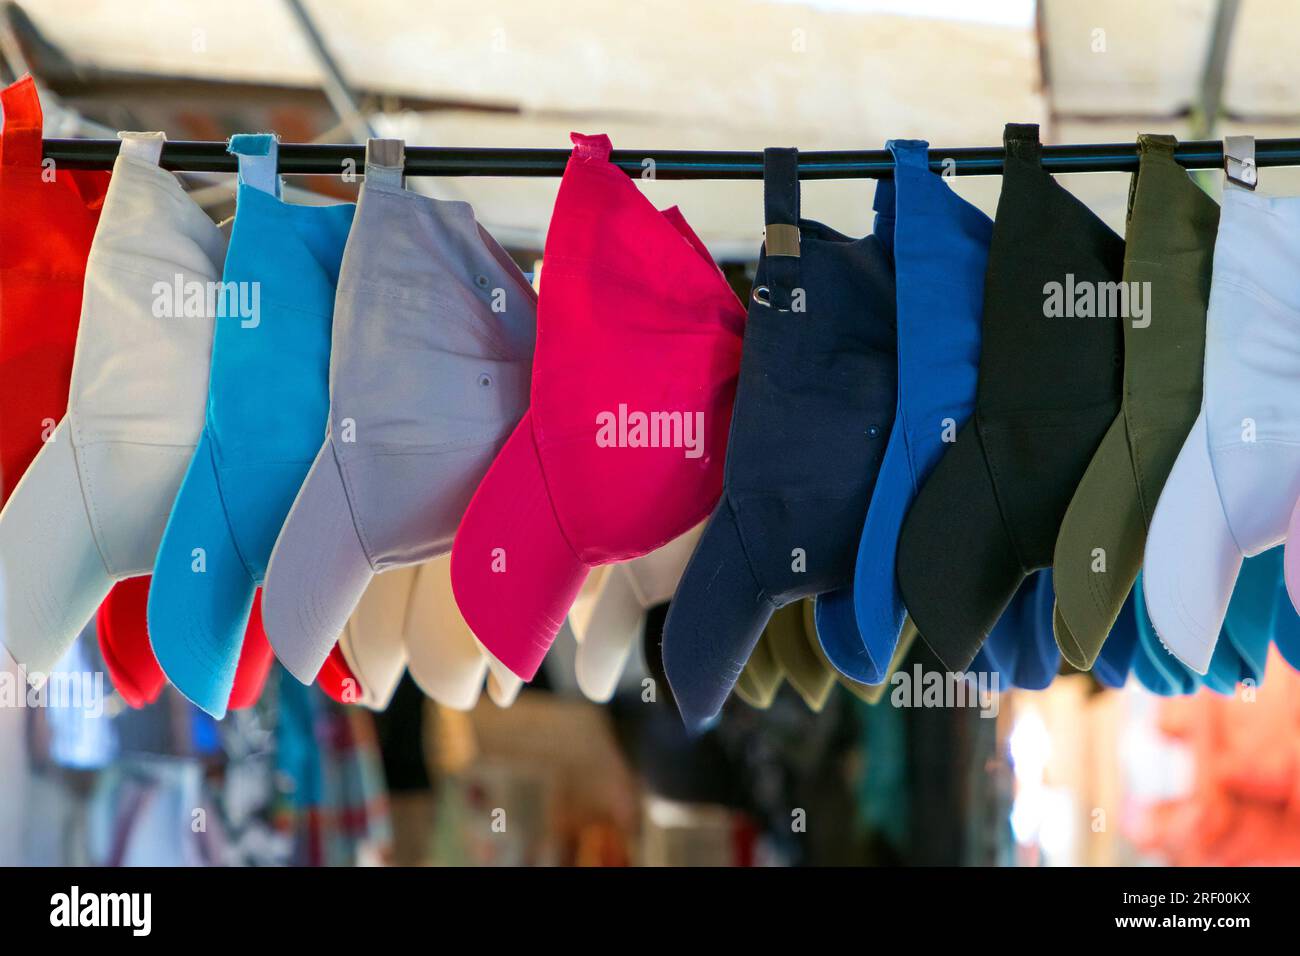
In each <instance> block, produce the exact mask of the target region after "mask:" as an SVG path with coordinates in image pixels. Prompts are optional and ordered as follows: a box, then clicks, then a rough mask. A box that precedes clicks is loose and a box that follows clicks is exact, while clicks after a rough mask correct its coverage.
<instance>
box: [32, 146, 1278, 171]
mask: <svg viewBox="0 0 1300 956" xmlns="http://www.w3.org/2000/svg"><path fill="white" fill-rule="evenodd" d="M118 145H119V143H118V141H117V140H114V139H47V140H45V158H47V159H52V160H54V162H55V163H56V164H57V165H60V166H64V167H66V168H68V169H110V168H112V165H113V161H114V160H115V159H116V158H117V150H118ZM365 154H366V150H365V147H364V146H356V145H317V144H301V143H284V144H281V146H280V172H281V173H284V174H287V175H294V174H301V175H311V174H314V175H325V176H333V175H338V174H339V173H341V172H343V171H344V170H346V169H348V168H352V169H355V171H356V172H358V173H360V172H362V165H363V163H364V162H365ZM610 158H611V160H612V161H613V162H614V164H615V165H617V166H618V167H619V168H621V169H622V170H623V171H624V172H626V173H627V174H628V175H629V176H633V177H644V178H647V179H649V178H654V179H762V178H763V154H762V153H761V152H757V151H749V152H741V151H708V150H675V149H655V150H645V151H637V150H631V149H616V150H614V153H613V155H612V156H611V157H610ZM1002 158H1003V150H1002V148H1001V147H1000V146H987V147H985V146H978V147H968V148H962V149H943V148H932V149H931V150H930V168H931V169H933V170H935V172H940V173H942V172H945V171H949V172H951V173H955V174H956V175H959V176H980V175H998V174H1000V173H1001V172H1002ZM1174 158H1175V159H1176V160H1177V161H1178V162H1179V163H1181V164H1182V165H1183V166H1185V167H1186V168H1188V169H1216V168H1218V167H1220V166H1222V165H1223V144H1222V142H1221V141H1220V140H1217V139H1213V140H1201V141H1198V142H1189V143H1182V144H1181V145H1179V147H1178V151H1177V152H1176V153H1175V154H1174ZM568 159H569V150H567V149H477V148H457V147H429V146H408V147H407V149H406V174H407V175H408V176H559V175H560V174H561V173H563V172H564V165H565V163H566V162H568ZM348 160H351V161H352V165H351V166H349V165H345V164H347V161H348ZM161 164H162V166H163V168H164V169H170V170H173V171H175V172H195V173H233V172H235V171H236V168H237V166H236V161H235V157H234V156H232V155H231V154H230V153H228V152H226V144H225V143H221V142H184V141H178V142H169V143H167V144H166V145H165V146H164V147H163V152H162V160H161ZM1255 164H1256V165H1257V166H1261V167H1262V166H1300V139H1260V140H1256V141H1255ZM1137 166H1138V152H1137V147H1136V146H1135V145H1134V144H1133V143H1093V144H1083V145H1073V146H1044V147H1043V168H1044V169H1046V170H1048V171H1049V172H1054V173H1097V172H1131V171H1133V170H1135V169H1137ZM893 171H894V161H893V159H892V157H891V156H890V154H889V153H888V152H887V151H885V150H883V149H876V150H835V151H814V152H805V153H800V154H799V176H800V178H801V179H885V178H888V177H890V176H892V175H893Z"/></svg>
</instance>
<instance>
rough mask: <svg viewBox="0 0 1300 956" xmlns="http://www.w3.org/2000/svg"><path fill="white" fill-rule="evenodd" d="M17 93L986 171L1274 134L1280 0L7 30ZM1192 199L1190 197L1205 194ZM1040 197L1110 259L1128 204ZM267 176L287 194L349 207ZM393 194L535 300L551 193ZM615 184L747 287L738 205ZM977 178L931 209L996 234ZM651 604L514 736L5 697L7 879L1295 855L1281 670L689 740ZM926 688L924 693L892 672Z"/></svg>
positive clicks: (338, 131) (754, 714)
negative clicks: (664, 666) (675, 224)
mask: <svg viewBox="0 0 1300 956" xmlns="http://www.w3.org/2000/svg"><path fill="white" fill-rule="evenodd" d="M24 72H31V73H32V74H33V75H34V76H35V77H36V79H37V81H38V83H39V84H40V86H41V91H42V98H43V102H44V106H45V116H46V135H47V136H51V137H70V136H86V137H112V136H114V135H115V133H116V131H117V130H119V129H133V130H165V131H166V132H167V134H168V136H169V138H170V139H173V140H178V139H202V140H218V139H224V138H225V137H227V136H229V135H231V134H232V133H236V132H255V131H264V130H273V131H275V132H277V133H279V135H280V137H281V140H282V141H283V142H313V141H316V142H330V143H341V142H357V143H361V142H364V141H365V139H366V137H368V136H372V135H381V136H396V137H402V138H404V139H406V141H407V142H408V143H410V144H412V145H445V146H546V147H559V148H566V147H567V146H568V133H569V131H570V130H578V131H583V132H606V133H608V134H609V135H610V136H611V138H612V139H613V141H614V145H615V147H616V148H626V149H636V148H658V149H669V148H676V149H761V148H763V147H765V146H786V145H797V146H799V147H800V148H803V149H867V148H870V149H875V148H881V147H883V144H884V142H885V140H886V139H888V138H922V139H927V140H929V141H930V142H931V143H932V144H933V145H935V146H988V145H997V144H999V143H1000V141H1001V134H1002V128H1003V125H1004V124H1005V123H1007V122H1011V121H1014V122H1035V123H1039V124H1041V126H1042V134H1043V140H1044V142H1046V143H1071V142H1078V143H1092V142H1121V141H1132V140H1133V139H1134V137H1135V136H1136V135H1137V134H1138V133H1139V132H1156V133H1172V134H1174V135H1176V136H1178V137H1179V138H1182V139H1209V138H1219V137H1221V136H1223V135H1225V134H1233V133H1251V134H1254V135H1255V136H1257V137H1283V136H1285V137H1293V136H1300V106H1298V105H1297V104H1300V8H1298V7H1297V6H1296V5H1295V4H1293V3H1288V2H1285V0H1240V2H1229V0H1147V2H1143V3H1133V2H1131V0H1089V2H1075V0H1037V2H1035V0H980V2H963V0H913V2H908V0H808V2H794V0H709V2H707V3H702V2H699V0H659V2H657V3H654V4H645V5H642V4H624V3H608V2H597V0H565V2H563V3H535V2H527V0H478V2H475V3H458V2H443V0H430V2H420V3H415V2H402V0H301V2H293V0H222V2H219V3H217V2H201V0H130V2H97V0H22V2H17V3H12V2H5V3H0V80H3V81H4V82H9V81H11V80H13V79H14V78H16V77H17V76H19V75H21V74H22V73H24ZM1198 178H1199V179H1200V180H1201V181H1202V183H1203V185H1204V187H1205V188H1206V189H1207V190H1209V191H1210V192H1211V193H1214V194H1216V195H1217V192H1218V190H1219V188H1220V187H1219V181H1220V178H1221V177H1220V176H1219V174H1218V173H1215V172H1210V173H1206V174H1202V175H1200V176H1199V177H1198ZM182 179H183V181H184V183H185V185H186V187H187V188H188V189H189V190H190V191H191V192H192V194H193V195H194V196H195V198H196V199H197V200H198V201H199V202H201V203H202V205H204V206H205V207H206V208H207V209H208V210H209V211H210V212H211V214H212V216H213V217H214V218H217V219H221V218H224V217H226V216H228V215H229V214H230V213H231V212H232V211H233V205H234V189H233V177H230V176H221V175H190V174H187V175H184V176H183V177H182ZM1061 181H1062V182H1063V183H1064V184H1065V185H1066V186H1067V188H1069V189H1070V190H1071V191H1073V192H1074V193H1075V194H1076V195H1078V196H1079V197H1080V198H1081V199H1083V200H1084V201H1085V202H1086V203H1087V204H1088V205H1089V206H1090V207H1091V208H1093V209H1094V210H1095V211H1096V212H1097V213H1098V214H1099V215H1101V216H1102V217H1103V218H1104V219H1106V220H1107V221H1108V222H1109V223H1110V224H1111V225H1112V226H1113V227H1114V228H1116V229H1117V230H1120V231H1122V229H1123V217H1124V209H1125V202H1126V198H1127V192H1128V185H1129V184H1128V176H1127V175H1123V174H1112V173H1098V174H1076V175H1069V176H1063V177H1061ZM289 184H290V185H291V187H292V189H291V191H290V192H289V194H288V195H289V198H290V199H291V200H292V201H295V202H322V201H338V200H340V199H351V198H354V196H355V188H356V187H355V184H348V183H345V182H342V181H341V180H340V179H339V178H337V177H291V178H290V179H289ZM409 185H410V186H411V187H412V188H415V189H420V190H423V191H427V192H428V193H429V194H431V195H435V196H438V197H441V198H459V199H465V200H468V201H469V202H471V203H472V204H473V205H474V207H475V210H476V211H477V214H478V217H479V220H480V221H481V222H482V223H483V224H484V225H485V226H486V227H487V228H488V229H489V230H490V231H491V232H492V233H493V234H494V235H495V236H496V237H497V238H498V239H499V240H500V241H501V242H502V243H503V244H504V245H505V246H507V247H508V249H509V250H510V251H511V253H512V254H513V255H515V256H516V257H517V258H518V260H519V262H520V263H521V264H523V265H524V267H525V269H526V270H528V271H532V269H533V266H534V264H535V263H536V262H537V261H538V260H539V259H540V256H541V249H542V245H543V241H544V237H545V232H546V228H547V223H548V220H549V217H550V210H551V206H552V204H553V202H554V198H555V191H556V189H557V186H558V180H557V179H502V178H483V179H474V178H457V179H444V180H437V179H428V178H421V179H414V180H412V181H411V182H410V184H409ZM640 185H641V187H642V188H643V189H644V190H645V192H646V193H647V194H648V195H649V196H650V198H651V199H652V200H654V201H655V203H656V204H658V205H660V206H667V205H672V204H676V205H679V206H680V207H681V209H682V212H683V213H684V214H685V216H686V218H687V219H688V220H689V221H690V222H691V224H692V225H693V226H694V228H695V229H696V231H697V232H698V233H699V234H700V236H701V237H702V238H703V239H704V241H705V242H706V243H707V244H708V246H709V248H710V250H711V251H712V252H713V254H714V256H715V258H716V259H717V260H718V261H719V263H721V264H722V265H723V267H724V269H725V271H726V272H727V274H728V276H729V277H730V278H731V279H732V281H733V283H734V284H735V286H736V288H737V289H738V291H740V293H741V294H742V295H747V293H748V282H749V277H750V275H751V274H752V273H751V270H752V268H753V264H754V260H755V257H756V254H757V251H758V248H759V244H760V242H761V237H762V195H761V184H760V183H758V182H641V183H640ZM999 186H1000V180H999V178H998V177H994V176H979V177H977V176H970V177H959V178H958V179H957V180H956V181H955V182H954V184H953V188H955V189H956V190H958V191H959V192H960V193H961V194H962V195H963V196H965V197H966V198H968V199H970V200H971V201H973V202H975V203H976V204H977V205H979V206H980V207H981V208H983V209H984V210H985V211H987V212H988V213H990V214H992V213H993V211H994V208H995V205H996V202H997V196H998V190H999ZM1261 187H1262V189H1263V190H1264V191H1266V192H1270V193H1294V192H1300V170H1297V169H1266V170H1263V171H1262V174H1261ZM872 193H873V182H872V181H870V180H844V181H818V182H810V183H807V184H805V185H804V189H803V212H804V215H805V216H807V217H808V218H813V219H820V220H822V221H824V222H826V223H828V224H829V225H831V226H833V227H835V228H837V229H839V230H841V231H843V232H845V233H847V234H850V235H861V234H863V233H865V232H868V231H869V230H870V228H871V219H872V216H871V201H872ZM662 613H663V611H662V608H652V609H651V610H650V612H649V613H648V614H647V616H646V620H645V622H644V623H645V632H646V633H645V635H644V636H643V640H642V642H641V644H640V646H638V647H637V649H636V650H635V651H634V653H633V659H632V661H631V662H630V663H629V666H628V669H627V672H626V674H625V676H624V678H623V682H622V683H621V684H620V688H619V690H618V692H617V693H616V694H615V696H614V698H613V700H611V701H609V702H600V703H597V702H592V701H589V700H586V699H585V698H584V697H583V695H582V693H581V692H580V689H579V687H578V685H577V682H576V680H575V678H574V653H575V648H576V645H575V642H574V638H573V636H572V634H571V633H570V632H569V631H568V630H567V629H566V631H565V632H563V633H562V634H561V636H560V638H559V640H558V641H557V643H556V646H555V649H554V650H553V651H552V653H551V655H550V657H549V658H548V660H547V663H546V666H545V668H544V670H543V672H542V674H541V675H540V676H539V679H538V680H537V681H536V682H535V683H534V684H533V685H531V686H529V687H527V688H525V689H524V691H523V692H522V693H521V694H520V695H519V697H518V699H517V700H515V701H514V702H513V704H512V705H511V706H508V707H499V706H498V705H497V704H495V703H493V702H492V701H490V700H488V699H487V696H486V695H485V696H484V698H483V700H482V701H481V702H480V703H478V704H477V705H476V706H475V707H474V708H473V709H471V710H469V711H457V710H452V709H449V708H447V707H443V706H440V705H438V704H437V703H435V702H433V701H431V700H428V699H426V698H425V697H424V695H423V694H422V693H421V692H420V690H419V689H418V688H417V687H416V686H415V685H414V684H413V683H412V682H411V681H410V680H409V678H408V679H407V680H405V681H404V683H403V684H402V685H401V687H400V688H399V689H398V691H397V694H396V696H395V697H394V699H393V701H392V702H391V704H390V705H389V706H388V707H387V709H386V710H385V711H383V712H380V713H372V712H371V711H369V710H366V709H363V708H360V707H344V706H342V705H339V704H336V703H334V702H333V701H330V700H328V699H326V698H325V697H324V695H322V694H321V693H320V692H319V691H318V690H317V689H315V688H305V687H302V686H301V685H298V684H297V683H296V682H295V681H293V680H292V678H288V677H286V676H284V675H283V674H282V673H281V672H279V671H278V669H277V670H276V671H274V672H273V673H272V674H271V676H270V678H269V679H268V681H267V684H266V687H265V690H264V691H263V693H262V696H261V699H260V701H259V702H258V703H257V704H256V706H254V707H251V708H248V709H245V710H240V711H237V712H234V713H232V714H231V715H230V716H229V717H228V718H227V719H226V720H225V721H223V722H222V723H220V724H216V723H214V722H212V721H211V720H210V719H209V718H207V717H206V716H205V715H203V714H202V713H200V712H199V711H198V710H196V709H195V708H193V707H192V706H190V705H189V704H188V703H187V702H185V701H184V700H183V699H182V698H180V697H179V695H176V694H175V693H174V692H173V691H171V690H170V689H168V690H167V691H166V692H164V694H163V696H162V698H161V699H160V700H159V701H158V702H157V703H154V704H152V705H150V706H148V707H145V708H141V709H133V708H131V707H129V706H127V705H126V703H125V701H124V700H123V699H122V698H121V696H120V695H118V694H115V693H113V692H112V688H111V684H110V685H109V687H108V691H109V696H108V698H107V700H106V701H104V702H102V703H103V707H102V713H97V712H95V711H96V710H97V709H98V708H94V707H90V706H86V705H84V702H83V706H67V707H41V708H31V707H23V706H20V705H18V704H16V703H14V702H13V701H9V702H8V703H7V704H6V706H0V864H3V863H7V864H15V863H27V864H60V863H70V864H76V863H95V864H123V865H133V864H183V865H191V864H193V865H205V864H206V865H279V864H288V863H300V864H311V865H385V864H394V863H396V864H416V865H451V864H468V865H515V864H581V865H629V864H645V865H692V864H706V865H819V864H880V865H895V864H936V863H942V864H996V865H1068V864H1089V865H1092V864H1105V865H1125V864H1142V863H1156V862H1172V863H1202V864H1258V863H1279V862H1291V863H1295V862H1300V744H1297V743H1296V741H1300V734H1297V731H1300V705H1298V704H1297V701H1300V694H1298V693H1297V692H1298V690H1300V688H1298V687H1297V677H1296V674H1295V672H1294V671H1293V670H1292V669H1291V668H1290V667H1289V666H1288V665H1287V664H1286V663H1284V662H1282V660H1281V658H1280V657H1278V656H1277V655H1276V654H1274V656H1273V657H1271V658H1270V661H1269V667H1268V671H1267V675H1266V677H1267V679H1266V680H1264V681H1261V682H1260V684H1259V686H1253V685H1252V686H1246V687H1244V688H1238V690H1237V692H1236V693H1235V694H1234V695H1229V696H1223V695H1216V694H1213V693H1211V692H1210V691H1208V690H1200V691H1199V692H1198V693H1196V694H1194V695H1190V696H1184V697H1179V698H1174V699H1164V698H1160V697H1158V696H1156V695H1153V694H1151V693H1149V692H1148V691H1147V690H1145V689H1143V688H1142V687H1140V686H1137V685H1136V684H1135V683H1133V682H1132V681H1130V683H1129V685H1128V686H1126V687H1125V688H1123V689H1120V690H1107V689H1103V688H1102V687H1101V686H1100V685H1098V684H1097V683H1096V682H1095V681H1094V679H1093V678H1092V677H1091V676H1090V675H1087V674H1077V673H1071V672H1069V668H1068V665H1062V667H1063V672H1062V673H1061V674H1060V675H1059V676H1057V678H1056V679H1055V680H1054V681H1052V682H1051V684H1050V686H1049V687H1047V688H1046V689H1043V690H1029V689H1006V688H1004V689H1003V690H1002V691H1001V692H1000V693H999V694H998V695H997V697H996V700H995V702H994V703H993V704H992V705H991V706H987V707H984V708H982V709H981V708H972V707H944V706H939V707H918V706H908V704H909V703H910V702H911V700H912V697H911V692H910V690H908V691H907V692H906V693H899V694H895V693H893V692H892V690H893V689H892V688H891V692H890V693H887V694H886V695H885V696H884V698H883V699H881V700H879V701H877V702H875V703H872V702H869V701H868V700H866V699H864V698H863V697H862V696H858V695H857V694H855V693H852V692H851V691H850V690H849V689H846V688H844V687H841V686H840V685H839V684H838V683H837V682H836V681H835V680H834V679H833V678H831V677H829V676H828V677H827V678H826V680H825V681H818V680H812V681H808V680H803V679H802V677H801V676H800V675H796V674H794V673H790V674H788V675H787V679H785V680H784V681H782V682H781V684H780V687H779V689H777V690H776V691H775V693H774V695H772V696H771V697H770V699H767V698H764V699H754V700H751V701H750V702H748V703H747V702H745V701H742V700H739V699H736V700H732V701H731V702H730V703H729V704H728V706H727V708H726V710H725V711H724V714H723V719H722V721H721V722H720V724H719V725H718V726H717V728H715V729H714V730H713V731H711V732H709V733H708V734H706V735H704V736H703V737H701V738H696V739H689V738H687V737H686V735H685V734H684V733H683V731H682V729H681V726H680V720H679V719H678V717H677V715H676V713H675V711H674V710H673V708H672V704H671V702H670V701H668V700H666V699H664V698H665V696H666V688H665V689H663V691H662V692H661V693H660V694H658V695H654V694H651V693H648V692H647V688H648V687H649V688H653V687H654V686H655V684H654V683H649V684H648V683H646V682H647V680H652V677H650V676H649V675H650V671H648V670H647V667H648V666H650V665H652V664H653V660H652V658H653V650H654V644H655V642H656V640H657V637H656V632H657V628H658V627H660V626H661V625H662ZM647 650H648V651H649V657H650V658H651V659H650V660H647V655H646V653H645V652H646V651H647ZM97 654H98V648H97V643H96V640H95V634H94V625H93V624H92V625H91V626H90V627H89V628H88V629H87V632H86V633H85V634H83V638H82V640H81V641H80V642H79V643H78V645H77V647H76V648H75V649H74V651H73V655H74V657H75V660H74V661H72V662H69V663H67V664H66V666H67V667H69V668H70V669H75V670H97V671H103V670H104V667H103V663H102V661H100V660H98V659H97ZM5 666H6V667H7V668H9V672H8V674H9V676H10V677H12V673H13V672H12V668H13V665H12V662H10V661H6V662H5ZM915 668H921V669H922V670H921V673H924V672H925V671H926V670H927V669H938V665H937V663H936V662H934V661H933V660H931V659H929V658H927V656H926V651H925V649H924V648H923V647H921V646H920V644H919V642H918V644H917V646H916V647H915V649H914V651H913V654H912V656H911V657H910V658H909V659H908V660H906V661H905V662H903V666H902V672H903V673H904V674H905V675H907V676H909V677H910V676H911V675H915V674H917V673H918V672H917V671H916V670H915ZM904 689H906V688H904ZM758 696H759V697H763V695H758ZM649 697H653V698H655V699H648V698H649ZM755 704H758V705H763V704H766V705H767V706H766V707H764V706H754V705H755Z"/></svg>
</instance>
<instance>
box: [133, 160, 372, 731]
mask: <svg viewBox="0 0 1300 956" xmlns="http://www.w3.org/2000/svg"><path fill="white" fill-rule="evenodd" d="M229 149H230V151H231V152H232V153H234V154H235V155H236V156H237V157H238V161H239V188H238V193H237V195H236V205H235V221H234V226H233V228H232V231H231V237H230V246H229V250H228V253H227V255H226V263H225V272H224V276H223V282H222V288H223V296H222V303H223V306H224V307H225V308H224V311H227V312H231V313H233V314H227V315H222V316H220V317H219V318H217V320H216V332H215V335H214V337H213V343H212V361H211V366H210V369H209V374H208V377H207V382H208V390H207V417H206V421H205V423H204V426H203V430H202V435H201V437H200V439H199V443H198V447H197V448H196V449H195V451H194V453H193V456H192V457H191V458H190V460H189V467H188V470H186V471H185V477H184V480H183V482H182V483H181V486H180V490H179V492H178V493H177V495H176V499H175V502H174V503H173V504H172V505H171V515H170V517H169V518H168V520H167V528H166V531H165V532H164V533H163V536H162V544H161V546H159V548H158V551H157V559H156V561H155V562H154V566H153V584H152V585H151V587H150V590H149V608H148V622H149V638H150V641H151V642H152V644H153V649H154V654H155V655H156V656H157V658H158V663H159V664H160V665H161V666H162V669H163V672H164V673H165V674H166V675H167V677H168V679H169V680H170V681H171V682H172V683H173V684H174V685H176V688H177V689H178V690H179V691H180V692H181V693H182V694H184V695H185V696H186V697H188V698H189V699H190V700H192V701H193V702H194V703H195V704H197V705H198V706H199V707H201V708H202V709H203V710H205V711H207V712H208V713H209V714H211V715H213V716H214V717H217V718H220V717H222V716H223V715H224V714H225V712H226V706H227V703H228V701H229V700H230V691H231V688H232V686H233V683H234V678H235V670H236V667H237V664H238V661H239V653H240V646H241V644H242V641H243V636H244V628H245V625H246V624H247V622H248V618H249V612H250V610H251V608H252V604H253V595H254V592H255V591H256V590H257V587H258V585H260V584H261V583H262V580H263V577H264V575H265V572H266V563H267V561H268V560H269V558H270V556H271V549H272V547H273V545H274V544H275V539H276V536H277V535H278V534H279V531H280V527H281V525H282V524H283V522H284V518H285V515H287V514H288V512H289V508H290V506H291V505H292V504H293V500H294V496H295V495H296V494H297V493H298V489H299V487H300V486H301V485H302V482H303V479H304V478H305V477H306V475H307V471H308V469H309V468H310V467H311V463H312V460H313V459H314V458H315V456H316V453H317V452H318V451H319V450H320V442H321V436H322V435H323V434H324V432H325V421H326V413H327V410H328V403H329V395H328V365H329V352H330V324H331V321H332V316H333V311H334V288H335V284H336V283H337V281H338V271H339V263H340V261H341V260H342V258H343V246H344V243H345V242H346V240H347V235H348V229H349V227H350V226H351V223H352V214H353V209H354V207H353V206H352V205H351V204H339V205H330V206H295V205H290V204H288V203H286V202H283V201H282V200H281V199H280V196H279V192H280V179H279V176H278V175H277V173H276V162H277V153H278V149H277V144H276V141H275V138H274V137H273V136H271V135H269V134H257V135H239V136H234V137H232V138H231V140H230V146H229ZM195 380H196V381H199V382H202V381H203V380H204V378H203V376H202V375H201V374H199V375H197V376H196V379H195ZM336 636H337V635H336Z"/></svg>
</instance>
